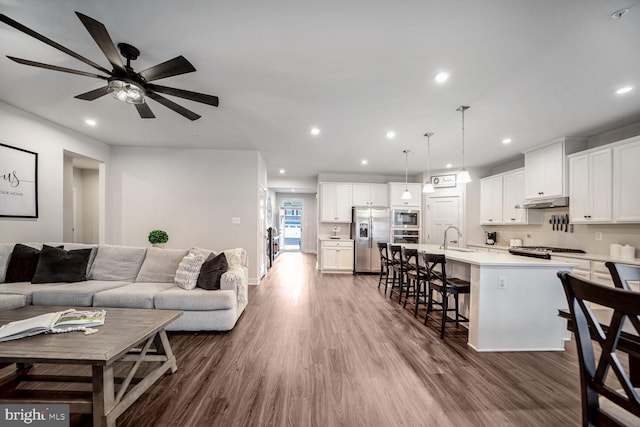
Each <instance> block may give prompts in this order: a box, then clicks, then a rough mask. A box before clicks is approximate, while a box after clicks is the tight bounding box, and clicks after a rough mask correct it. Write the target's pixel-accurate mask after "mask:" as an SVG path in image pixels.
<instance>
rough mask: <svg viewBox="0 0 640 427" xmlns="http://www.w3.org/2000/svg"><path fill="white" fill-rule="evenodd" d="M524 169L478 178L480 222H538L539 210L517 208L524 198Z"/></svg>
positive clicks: (484, 223) (498, 223) (505, 223)
mask: <svg viewBox="0 0 640 427" xmlns="http://www.w3.org/2000/svg"><path fill="white" fill-rule="evenodd" d="M524 181H525V173H524V169H517V170H515V171H511V172H507V173H504V174H500V175H494V176H490V177H487V178H483V179H482V180H480V224H482V225H508V224H510V225H518V224H540V223H541V221H542V215H541V213H540V211H529V210H527V209H522V208H517V207H516V206H517V205H518V204H520V203H522V202H523V201H524V199H525V186H524Z"/></svg>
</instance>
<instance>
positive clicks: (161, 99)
mask: <svg viewBox="0 0 640 427" xmlns="http://www.w3.org/2000/svg"><path fill="white" fill-rule="evenodd" d="M147 96H148V97H149V98H151V99H153V100H154V101H157V102H159V103H160V104H162V105H164V106H165V107H167V108H170V109H172V110H173V111H175V112H176V113H178V114H180V115H182V116H184V117H186V118H187V119H189V120H198V119H199V118H200V117H201V116H199V115H198V114H196V113H194V112H193V111H191V110H187V109H186V108H184V107H183V106H181V105H178V104H176V103H175V102H173V101H171V100H170V99H167V98H165V97H164V96H161V95H158V94H157V93H155V92H151V91H148V92H147Z"/></svg>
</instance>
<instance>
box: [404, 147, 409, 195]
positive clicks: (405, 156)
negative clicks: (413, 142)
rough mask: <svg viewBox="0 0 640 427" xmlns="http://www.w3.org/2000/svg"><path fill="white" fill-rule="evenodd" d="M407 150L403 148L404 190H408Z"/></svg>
mask: <svg viewBox="0 0 640 427" xmlns="http://www.w3.org/2000/svg"><path fill="white" fill-rule="evenodd" d="M408 182H409V150H404V190H405V191H409V184H408Z"/></svg>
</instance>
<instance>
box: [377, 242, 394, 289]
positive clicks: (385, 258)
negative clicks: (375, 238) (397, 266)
mask: <svg viewBox="0 0 640 427" xmlns="http://www.w3.org/2000/svg"><path fill="white" fill-rule="evenodd" d="M377 244H378V252H380V278H379V279H378V289H380V285H382V282H383V281H384V294H385V295H386V294H387V285H388V284H389V280H390V279H389V270H390V268H391V261H390V260H389V249H388V248H387V243H386V242H378V243H377Z"/></svg>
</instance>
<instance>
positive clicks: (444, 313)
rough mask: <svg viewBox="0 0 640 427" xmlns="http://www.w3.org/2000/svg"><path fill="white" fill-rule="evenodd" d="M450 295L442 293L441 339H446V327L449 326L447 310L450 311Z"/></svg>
mask: <svg viewBox="0 0 640 427" xmlns="http://www.w3.org/2000/svg"><path fill="white" fill-rule="evenodd" d="M448 300H449V295H447V293H446V292H442V324H441V325H440V339H444V327H445V325H446V324H447V310H448Z"/></svg>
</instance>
